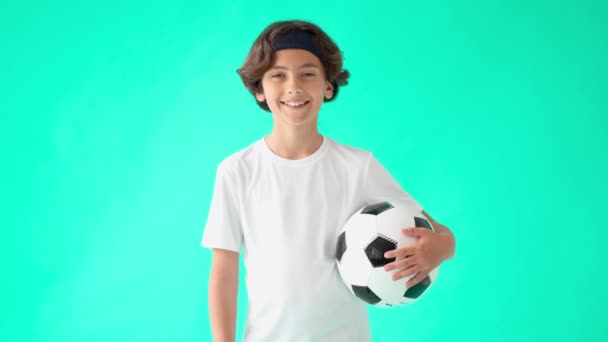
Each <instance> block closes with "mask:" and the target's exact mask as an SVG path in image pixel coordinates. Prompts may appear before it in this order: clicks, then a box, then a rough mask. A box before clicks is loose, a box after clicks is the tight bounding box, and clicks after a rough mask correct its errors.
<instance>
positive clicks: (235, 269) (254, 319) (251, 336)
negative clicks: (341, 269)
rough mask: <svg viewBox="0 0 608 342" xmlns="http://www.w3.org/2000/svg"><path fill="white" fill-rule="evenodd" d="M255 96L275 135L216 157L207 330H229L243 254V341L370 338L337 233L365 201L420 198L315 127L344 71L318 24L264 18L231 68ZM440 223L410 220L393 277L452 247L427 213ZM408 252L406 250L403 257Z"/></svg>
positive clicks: (227, 336) (219, 335)
mask: <svg viewBox="0 0 608 342" xmlns="http://www.w3.org/2000/svg"><path fill="white" fill-rule="evenodd" d="M238 73H239V75H240V76H241V78H242V80H243V83H244V84H245V86H246V87H247V88H248V89H249V90H250V92H251V93H252V95H253V96H254V97H255V99H256V101H257V103H258V105H259V106H260V107H261V108H262V109H264V110H266V111H269V112H271V113H272V118H273V128H272V131H271V132H270V134H268V135H267V136H265V137H263V138H262V139H260V140H258V141H256V142H255V143H253V144H252V145H250V146H248V147H247V148H245V149H243V150H241V151H239V152H237V153H235V154H232V155H230V156H228V157H227V158H225V159H224V160H223V161H222V162H221V163H220V164H219V166H218V168H217V174H216V180H215V187H214V193H213V198H212V201H211V206H210V210H209V216H208V219H207V224H206V227H205V231H204V234H203V240H202V245H203V246H205V247H208V248H212V249H213V259H212V265H211V275H210V279H209V313H210V319H211V328H212V332H213V336H214V341H234V338H235V325H236V304H237V291H238V278H239V266H238V257H239V253H240V252H243V256H244V263H245V267H246V269H247V273H246V286H247V291H248V297H249V301H248V312H247V323H246V327H245V337H244V338H245V341H248V342H252V341H273V342H274V341H340V342H342V341H369V340H370V331H369V320H368V316H367V307H366V304H365V303H364V302H363V301H361V300H359V299H357V298H356V297H354V296H352V295H351V293H350V292H349V291H348V289H347V288H346V287H345V286H344V284H343V282H342V280H341V278H340V275H339V273H338V271H337V268H336V265H335V259H334V255H335V246H336V238H337V235H338V233H339V231H340V229H341V228H342V225H343V224H344V222H345V221H346V220H347V219H348V218H349V217H350V215H351V214H352V213H353V212H355V211H356V210H357V209H359V208H361V207H363V206H364V205H368V204H372V203H376V202H380V201H387V200H400V201H408V202H409V203H411V204H412V205H413V206H415V207H417V208H418V209H419V210H421V211H422V206H421V205H420V204H419V203H418V202H417V201H416V200H415V199H414V198H413V197H412V196H410V195H409V194H408V193H407V192H406V191H404V190H403V189H402V188H401V186H400V185H399V184H398V183H397V182H396V181H395V180H394V178H393V177H392V176H391V175H390V173H389V172H388V171H387V170H386V169H385V168H384V167H383V166H382V165H381V164H380V163H379V162H378V160H377V159H376V158H375V157H374V156H373V155H372V153H370V152H368V151H365V150H362V149H359V148H355V147H350V146H347V145H343V144H340V143H338V142H337V141H335V140H333V139H331V138H329V137H328V136H324V135H321V134H320V133H319V131H318V127H317V122H318V114H319V111H320V109H321V106H322V105H323V103H324V102H329V101H333V100H335V99H336V96H337V94H338V90H339V89H340V87H342V86H345V85H346V84H347V80H348V77H349V73H348V72H347V71H346V70H342V55H341V52H340V50H339V49H338V47H337V45H336V44H335V43H334V42H333V41H332V40H331V38H329V37H328V36H327V35H326V34H325V33H324V32H323V31H322V30H321V29H320V28H319V27H318V26H316V25H314V24H312V23H309V22H304V21H283V22H276V23H273V24H271V25H270V26H268V27H267V28H266V29H265V30H264V31H263V32H262V33H261V34H260V36H259V37H258V38H257V39H256V41H255V42H254V44H253V46H252V48H251V50H250V53H249V55H248V56H247V59H246V60H245V63H244V64H243V66H242V67H241V68H240V69H239V70H238ZM423 213H424V214H425V215H426V216H427V218H429V220H430V221H431V222H432V224H433V225H434V227H435V228H436V232H432V231H429V230H427V229H424V228H412V227H404V228H409V229H407V230H404V234H409V235H412V236H417V237H418V242H417V243H416V245H414V246H412V247H409V248H402V249H397V250H394V251H391V252H390V255H387V256H386V257H387V258H394V257H397V256H402V257H405V258H403V259H401V260H399V261H395V262H393V263H390V264H388V265H387V266H386V269H387V271H392V272H393V273H394V276H393V279H395V281H399V279H402V278H403V277H405V276H408V275H412V274H416V276H415V277H414V278H412V279H411V280H410V281H409V282H408V283H407V284H405V283H404V288H405V287H406V286H407V287H411V286H413V285H415V284H416V283H418V282H420V281H421V280H422V279H424V277H425V276H426V275H428V273H429V272H430V271H431V270H432V269H433V268H435V267H436V266H438V265H439V264H440V263H441V262H443V261H444V260H446V259H449V258H451V257H452V256H453V254H454V249H455V239H454V236H453V234H452V233H451V231H450V230H449V229H448V228H447V227H445V226H444V225H441V224H439V223H438V222H436V221H434V220H433V219H432V218H431V217H430V216H429V215H428V214H427V213H426V212H424V211H423ZM406 256H407V257H406Z"/></svg>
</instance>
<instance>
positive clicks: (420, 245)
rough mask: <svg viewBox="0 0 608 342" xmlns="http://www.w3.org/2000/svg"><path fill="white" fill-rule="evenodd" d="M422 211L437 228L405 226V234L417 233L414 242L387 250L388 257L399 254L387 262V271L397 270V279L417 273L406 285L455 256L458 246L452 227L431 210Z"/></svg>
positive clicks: (419, 279) (408, 285)
mask: <svg viewBox="0 0 608 342" xmlns="http://www.w3.org/2000/svg"><path fill="white" fill-rule="evenodd" d="M422 214H423V215H424V216H426V218H427V219H428V220H429V221H430V222H431V224H432V225H433V228H435V231H431V230H429V229H426V228H416V227H405V228H404V229H403V230H402V232H403V234H405V235H408V236H412V237H417V238H418V242H417V243H416V244H414V245H411V246H407V247H402V248H397V249H394V250H392V251H389V252H386V253H385V254H384V257H385V258H398V259H397V260H395V261H393V262H391V263H389V264H387V265H386V266H384V269H385V270H386V271H390V270H397V272H395V273H394V274H393V280H395V281H397V280H399V279H402V278H404V277H407V276H410V275H412V274H416V275H415V276H414V277H412V279H410V280H409V281H408V282H407V284H406V287H407V288H410V287H412V286H414V285H416V284H417V283H419V282H420V281H422V280H423V279H424V278H425V277H426V276H427V275H428V274H429V273H430V272H431V271H432V270H433V269H434V268H435V267H437V266H439V264H441V263H442V262H443V261H444V260H447V259H451V258H452V257H453V256H454V253H455V250H456V239H455V238H454V234H453V233H452V232H451V231H450V230H449V229H448V227H446V226H444V225H442V224H441V223H439V222H437V221H435V220H434V219H433V218H432V217H431V216H430V215H429V214H428V213H427V212H425V211H422Z"/></svg>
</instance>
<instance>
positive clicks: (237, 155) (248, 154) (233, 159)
mask: <svg viewBox="0 0 608 342" xmlns="http://www.w3.org/2000/svg"><path fill="white" fill-rule="evenodd" d="M258 145H259V140H258V141H255V142H253V143H251V144H249V145H248V146H247V147H245V148H243V149H241V150H238V151H237V152H234V153H232V154H230V155H228V156H227V157H225V158H224V159H222V160H221V161H220V163H219V164H218V166H217V169H218V172H223V173H232V174H236V173H239V172H240V171H242V170H243V169H245V168H247V165H248V164H251V163H252V162H253V161H254V159H255V158H256V157H257V154H258V151H257V149H258V147H259V146H258Z"/></svg>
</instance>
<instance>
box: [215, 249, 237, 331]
mask: <svg viewBox="0 0 608 342" xmlns="http://www.w3.org/2000/svg"><path fill="white" fill-rule="evenodd" d="M238 286H239V253H237V252H233V251H229V250H225V249H217V248H214V249H213V261H212V264H211V275H210V277H209V317H210V319H211V332H212V334H213V341H214V342H232V341H234V340H235V330H236V307H237V290H238Z"/></svg>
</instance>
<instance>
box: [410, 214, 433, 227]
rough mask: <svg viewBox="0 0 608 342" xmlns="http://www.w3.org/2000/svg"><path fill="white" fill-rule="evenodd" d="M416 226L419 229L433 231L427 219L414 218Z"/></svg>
mask: <svg viewBox="0 0 608 342" xmlns="http://www.w3.org/2000/svg"><path fill="white" fill-rule="evenodd" d="M414 225H415V226H416V227H418V228H426V229H430V230H433V227H432V226H431V224H430V223H429V221H427V220H426V219H423V218H422V217H415V216H414Z"/></svg>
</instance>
